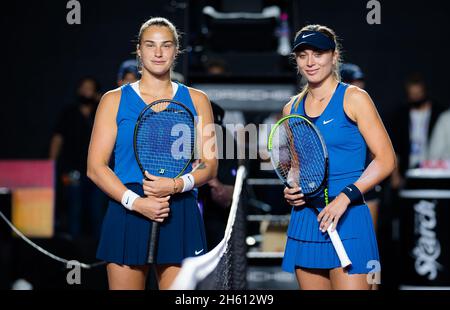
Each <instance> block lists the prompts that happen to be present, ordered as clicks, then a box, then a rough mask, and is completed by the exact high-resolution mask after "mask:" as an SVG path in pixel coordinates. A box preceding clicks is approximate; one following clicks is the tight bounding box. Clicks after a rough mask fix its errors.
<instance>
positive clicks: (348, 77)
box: [340, 63, 366, 89]
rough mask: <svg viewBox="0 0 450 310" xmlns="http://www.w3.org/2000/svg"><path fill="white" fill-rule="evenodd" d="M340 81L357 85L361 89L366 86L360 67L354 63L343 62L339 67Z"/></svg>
mask: <svg viewBox="0 0 450 310" xmlns="http://www.w3.org/2000/svg"><path fill="white" fill-rule="evenodd" d="M340 72H341V79H342V82H344V83H347V84H351V85H354V86H357V87H359V88H361V89H364V88H365V87H366V83H365V80H364V73H363V72H362V70H361V68H360V67H359V66H357V65H355V64H351V63H344V64H342V65H341V67H340Z"/></svg>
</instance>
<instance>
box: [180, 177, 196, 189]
mask: <svg viewBox="0 0 450 310" xmlns="http://www.w3.org/2000/svg"><path fill="white" fill-rule="evenodd" d="M181 179H182V180H183V190H182V191H181V192H182V193H184V192H188V191H190V190H191V189H193V188H194V185H195V180H194V176H193V175H192V174H190V173H188V174H185V175H183V176H182V177H181Z"/></svg>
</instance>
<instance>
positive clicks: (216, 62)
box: [205, 58, 226, 75]
mask: <svg viewBox="0 0 450 310" xmlns="http://www.w3.org/2000/svg"><path fill="white" fill-rule="evenodd" d="M205 67H206V72H207V73H208V74H209V75H224V74H226V63H225V61H224V60H223V59H221V58H211V59H210V60H208V61H207V62H206V63H205Z"/></svg>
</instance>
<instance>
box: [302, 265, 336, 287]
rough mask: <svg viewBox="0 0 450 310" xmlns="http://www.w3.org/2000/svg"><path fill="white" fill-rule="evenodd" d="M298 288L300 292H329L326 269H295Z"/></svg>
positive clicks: (328, 279) (328, 278) (329, 283)
mask: <svg viewBox="0 0 450 310" xmlns="http://www.w3.org/2000/svg"><path fill="white" fill-rule="evenodd" d="M295 275H296V276H297V282H298V286H299V287H300V289H301V290H331V281H330V276H329V270H328V269H306V268H297V269H295Z"/></svg>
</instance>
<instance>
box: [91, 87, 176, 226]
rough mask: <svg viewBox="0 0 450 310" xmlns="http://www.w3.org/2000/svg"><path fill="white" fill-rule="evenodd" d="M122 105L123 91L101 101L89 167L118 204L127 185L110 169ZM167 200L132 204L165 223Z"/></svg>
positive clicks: (92, 140) (93, 134) (93, 131)
mask: <svg viewBox="0 0 450 310" xmlns="http://www.w3.org/2000/svg"><path fill="white" fill-rule="evenodd" d="M119 102H120V90H114V91H111V92H108V93H106V94H105V95H104V96H103V98H102V99H101V101H100V104H99V106H98V109H97V113H96V115H95V121H94V127H93V130H92V135H91V143H90V145H89V153H88V163H87V167H88V168H87V175H88V177H89V178H90V179H91V180H92V181H93V182H94V183H95V184H96V185H97V186H98V187H99V188H100V189H101V190H102V191H103V192H104V193H106V194H107V195H108V196H110V197H111V198H113V199H114V200H116V201H121V200H122V196H123V194H124V193H125V191H127V188H126V187H125V185H123V183H122V182H121V181H120V180H119V178H118V177H117V176H116V174H115V173H114V172H113V171H112V170H111V168H110V167H109V166H108V164H109V160H110V158H111V154H112V151H113V149H114V144H115V142H116V136H117V125H116V115H117V111H118V108H119ZM131 151H132V150H130V152H131ZM168 199H169V197H164V198H156V197H150V198H138V199H136V201H135V202H134V204H133V209H134V210H135V211H137V212H139V213H142V214H144V215H145V216H147V217H149V218H150V219H152V220H157V221H159V222H162V219H163V217H166V216H167V214H168V208H167V207H168V203H167V201H168ZM150 208H154V209H152V210H150Z"/></svg>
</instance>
